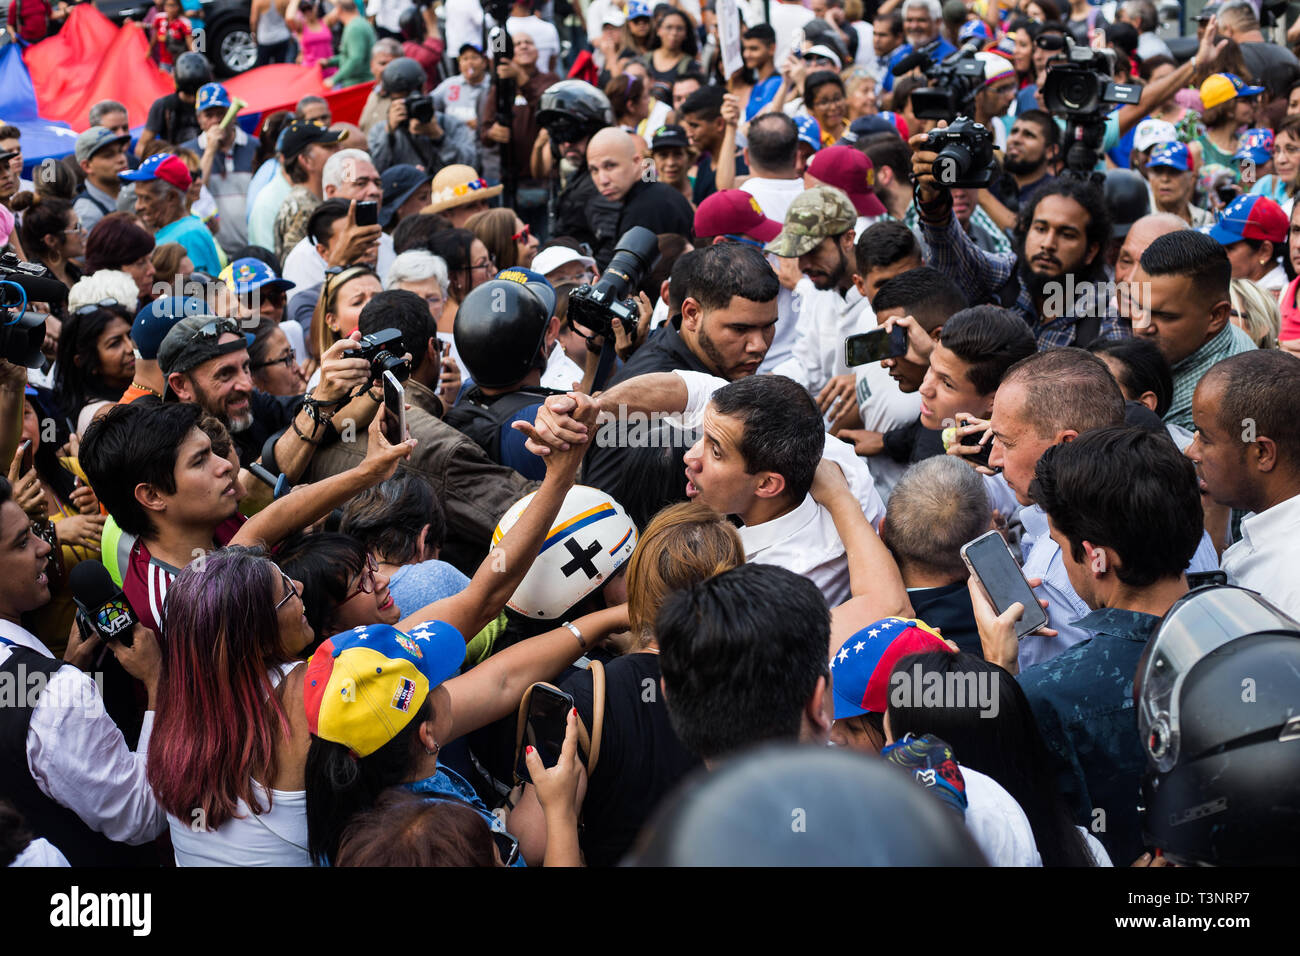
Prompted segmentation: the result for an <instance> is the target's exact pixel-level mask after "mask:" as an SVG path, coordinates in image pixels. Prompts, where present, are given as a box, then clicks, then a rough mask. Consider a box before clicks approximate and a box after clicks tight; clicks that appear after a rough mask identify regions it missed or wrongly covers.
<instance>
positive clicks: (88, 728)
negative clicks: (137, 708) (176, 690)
mask: <svg viewBox="0 0 1300 956" xmlns="http://www.w3.org/2000/svg"><path fill="white" fill-rule="evenodd" d="M0 638H4V639H5V640H8V641H12V642H13V643H14V644H17V645H18V646H20V647H26V648H29V649H30V650H33V651H36V652H37V653H38V654H42V655H44V656H45V657H48V658H51V659H53V658H54V655H53V654H51V653H50V651H49V648H47V647H46V646H45V645H44V644H43V643H41V641H40V640H39V639H38V638H37V637H36V636H35V635H33V634H30V633H28V632H27V631H25V630H23V629H22V628H21V627H19V626H18V625H17V624H14V623H12V622H10V621H5V620H0ZM12 654H13V650H12V649H11V648H10V647H9V645H8V644H5V643H4V642H2V641H0V664H2V663H4V662H5V661H7V660H8V659H9V657H10V656H11V655H12ZM152 730H153V711H148V712H146V713H145V715H144V721H143V723H142V724H141V727H140V743H139V746H138V747H137V749H136V751H135V752H134V753H132V752H131V751H130V750H128V749H127V746H126V739H125V738H124V737H123V736H122V731H120V730H118V728H117V724H115V723H114V722H113V718H111V717H109V716H108V712H107V711H106V710H104V701H103V698H102V697H101V696H100V693H99V686H98V685H97V684H96V683H95V682H94V681H93V680H91V678H90V676H89V675H87V674H84V673H82V672H81V671H80V670H78V669H77V668H75V667H71V666H68V667H61V668H59V670H58V672H57V673H55V674H54V676H53V677H51V678H50V680H49V682H48V683H47V684H46V685H45V689H44V690H43V691H42V692H41V696H40V698H39V699H38V700H37V702H36V706H35V707H34V708H33V710H32V718H31V723H30V724H29V725H28V728H27V769H28V770H29V771H30V772H31V775H32V779H33V780H34V781H35V782H36V786H37V788H38V789H39V790H40V791H41V793H43V794H45V795H46V796H47V797H49V798H50V799H51V800H53V801H54V802H55V803H57V804H59V805H60V806H62V807H67V808H68V809H69V810H71V811H72V812H73V813H75V814H76V815H77V816H79V817H80V818H81V820H82V822H83V823H85V824H86V825H87V826H88V827H90V828H91V829H92V830H95V831H97V832H99V833H102V834H103V835H104V836H106V837H108V838H109V839H110V840H116V841H117V842H119V843H129V844H132V845H139V844H141V843H148V842H149V841H150V840H152V839H153V838H154V837H156V836H157V835H158V834H159V833H161V832H162V829H163V826H164V823H165V819H166V818H165V817H164V814H163V811H162V808H161V807H159V806H158V802H157V801H156V800H155V799H154V795H153V790H152V789H151V788H150V787H149V781H148V779H147V778H146V777H145V760H146V758H147V756H148V750H149V734H150V732H151V731H152Z"/></svg>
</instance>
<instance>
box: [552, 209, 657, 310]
mask: <svg viewBox="0 0 1300 956" xmlns="http://www.w3.org/2000/svg"><path fill="white" fill-rule="evenodd" d="M658 258H659V237H658V236H656V235H655V234H654V233H653V232H651V231H650V230H649V229H646V228H645V227H644V226H633V227H632V228H631V229H629V230H628V231H627V232H625V233H623V236H622V238H620V239H619V241H618V245H617V246H616V247H615V249H614V258H612V259H610V260H609V265H608V266H606V267H605V271H604V273H602V274H601V277H600V279H599V281H597V282H596V284H595V285H583V286H579V287H578V288H576V289H574V290H573V292H572V293H570V295H569V315H570V316H571V317H572V319H573V320H574V321H575V322H577V323H578V324H579V325H583V326H586V327H587V328H589V329H591V330H592V332H594V333H595V334H597V335H605V334H607V333H608V332H609V331H610V330H611V329H612V328H613V320H614V319H615V318H618V319H620V320H625V319H626V318H627V317H628V316H629V315H633V316H634V315H636V302H635V301H634V300H633V299H632V297H631V296H632V292H633V290H634V289H635V288H636V287H637V286H639V285H640V284H641V279H642V278H643V277H644V276H645V274H646V272H648V271H649V270H650V267H651V266H652V265H654V262H655V260H656V259H658Z"/></svg>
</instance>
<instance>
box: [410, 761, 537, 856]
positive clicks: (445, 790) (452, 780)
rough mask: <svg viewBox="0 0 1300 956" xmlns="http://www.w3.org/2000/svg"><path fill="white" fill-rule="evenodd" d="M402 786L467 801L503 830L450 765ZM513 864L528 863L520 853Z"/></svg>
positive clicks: (489, 821) (437, 795)
mask: <svg viewBox="0 0 1300 956" xmlns="http://www.w3.org/2000/svg"><path fill="white" fill-rule="evenodd" d="M402 786H404V787H406V789H407V790H410V791H411V792H412V793H418V794H420V795H421V796H424V797H428V798H430V799H437V798H439V797H448V798H450V799H452V800H455V801H457V802H458V803H468V804H469V805H470V806H471V807H473V808H474V809H475V810H477V811H478V814H479V816H481V817H482V818H483V819H484V820H486V821H487V824H488V826H490V827H491V828H492V829H493V830H505V825H504V824H503V823H502V821H501V818H500V817H498V816H496V815H495V814H493V813H492V812H491V811H489V810H488V808H487V807H485V806H484V805H483V801H482V800H480V799H479V795H478V794H477V793H475V792H474V788H473V787H472V786H470V784H469V781H468V780H466V779H465V778H464V777H462V776H461V775H460V774H458V773H457V772H456V771H454V770H452V769H451V768H450V767H444V766H442V765H441V764H440V765H439V766H438V772H437V773H435V774H434V775H433V776H432V777H425V778H424V779H423V780H417V781H415V783H406V784H403V785H402ZM513 865H514V866H527V865H528V864H526V863H525V862H524V858H523V854H520V856H519V859H517V860H515V862H514V864H513Z"/></svg>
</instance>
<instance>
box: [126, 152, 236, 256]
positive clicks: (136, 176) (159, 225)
mask: <svg viewBox="0 0 1300 956" xmlns="http://www.w3.org/2000/svg"><path fill="white" fill-rule="evenodd" d="M118 178H119V179H121V180H124V181H127V182H133V183H135V184H136V186H135V214H136V215H137V216H139V217H140V221H141V222H143V223H144V224H145V227H146V228H148V229H152V230H153V238H154V242H155V243H157V244H158V245H160V246H161V245H164V244H165V243H168V242H179V243H180V244H181V245H182V246H184V247H185V254H186V255H187V256H189V258H190V261H191V262H193V263H194V268H195V269H198V270H199V271H200V272H206V273H207V274H208V275H216V274H217V273H218V272H220V271H221V270H222V268H224V266H225V263H224V262H222V259H221V253H220V250H218V248H217V243H216V241H215V240H214V239H213V238H212V233H211V232H209V231H208V227H207V226H205V225H203V220H202V219H200V218H199V217H198V216H194V215H190V214H189V213H187V212H186V211H185V194H186V192H187V191H188V190H189V188H190V186H191V184H192V183H193V179H192V177H191V176H190V170H189V167H188V166H186V165H185V160H183V159H181V158H180V157H179V156H175V155H173V154H171V153H154V154H153V155H152V156H150V157H149V158H148V159H146V160H145V161H144V162H143V163H141V164H140V168H139V169H134V170H132V171H131V172H129V173H118Z"/></svg>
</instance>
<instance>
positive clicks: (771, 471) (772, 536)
mask: <svg viewBox="0 0 1300 956" xmlns="http://www.w3.org/2000/svg"><path fill="white" fill-rule="evenodd" d="M577 401H578V402H581V404H582V406H583V407H584V408H585V407H586V406H587V403H588V402H595V403H596V404H597V405H598V407H599V408H600V410H601V411H602V412H605V413H608V416H609V417H602V422H601V424H600V425H599V426H598V430H597V431H596V433H595V434H594V435H593V436H592V443H593V444H596V445H608V444H611V443H615V442H618V441H619V440H620V434H622V435H623V436H627V437H630V436H631V435H633V434H635V432H634V431H632V430H630V429H626V428H624V429H622V431H621V432H620V429H619V421H618V419H620V418H621V419H623V420H625V421H626V422H629V423H630V422H631V421H632V420H633V419H631V418H630V417H629V416H630V415H631V414H632V413H640V414H642V415H644V414H650V413H655V412H660V413H667V414H669V415H672V416H674V419H670V420H677V421H679V422H680V425H681V427H682V428H683V430H685V431H687V432H688V433H689V434H691V436H692V437H695V436H696V430H697V429H699V430H700V433H699V435H698V440H696V441H695V444H694V446H693V447H692V448H691V449H690V450H689V451H688V452H687V453H686V455H685V458H684V462H685V471H686V494H687V496H689V497H690V498H693V499H697V500H699V501H702V502H703V503H704V504H707V505H709V506H710V507H712V508H714V509H716V510H718V511H720V512H722V513H723V514H734V515H736V516H737V517H738V518H740V520H741V521H742V522H743V525H742V526H741V528H740V529H739V530H740V537H741V540H742V541H743V542H744V544H745V555H746V558H747V560H749V561H751V562H757V563H761V564H777V565H781V566H782V567H785V568H788V569H789V570H791V571H794V572H795V573H796V574H801V575H803V576H804V577H807V578H808V579H809V580H811V581H812V582H813V583H814V584H816V585H817V587H818V588H819V589H820V590H821V592H822V594H823V595H824V596H825V598H826V602H827V603H828V604H829V605H831V606H832V607H833V606H835V605H838V604H841V603H843V602H844V601H846V600H847V599H848V598H849V595H850V592H849V573H848V562H847V559H846V557H845V553H844V545H843V543H842V542H841V541H840V536H839V534H838V533H837V532H836V530H835V523H834V521H833V520H832V518H831V514H830V512H829V511H828V510H827V509H826V508H824V507H822V506H821V505H819V504H818V503H817V502H815V501H813V499H812V496H811V495H810V494H809V489H810V488H811V487H812V477H813V472H814V471H816V468H817V463H818V462H819V461H821V459H822V458H823V457H828V458H830V459H831V460H833V461H834V462H835V463H836V464H837V465H839V466H840V469H841V471H843V472H844V476H845V479H846V480H847V481H848V484H849V488H850V490H851V491H852V492H853V495H854V497H855V498H857V500H858V502H859V503H860V504H861V506H862V512H863V514H864V515H865V516H866V518H867V520H868V521H870V522H871V523H872V524H873V525H877V526H878V525H879V524H880V520H881V518H882V517H883V516H884V504H883V503H882V502H881V500H880V495H879V494H877V493H876V489H875V484H874V483H873V481H872V479H871V474H870V472H869V471H868V470H867V468H866V466H865V465H864V464H863V463H862V461H861V460H860V459H859V458H858V457H857V456H856V455H855V454H854V453H853V449H852V448H851V447H849V446H848V445H846V444H845V443H844V442H841V441H838V440H836V439H833V438H830V437H829V436H827V435H826V434H825V433H824V432H823V431H822V428H821V424H820V423H821V416H820V414H819V413H818V411H817V408H816V406H815V405H813V404H812V401H811V399H809V398H808V395H807V392H805V391H804V390H803V389H802V388H800V387H799V386H798V385H797V384H796V383H794V382H791V381H790V380H789V379H787V378H785V377H784V376H779V375H754V376H749V377H747V378H743V379H741V380H739V381H736V382H731V383H727V382H725V381H723V380H722V379H720V378H717V377H715V376H711V375H706V374H704V373H700V372H690V371H685V370H679V371H675V372H666V373H658V374H651V375H642V376H638V377H636V378H633V379H629V380H628V381H626V382H624V383H622V384H621V385H617V386H615V387H614V388H611V389H609V390H608V391H605V392H603V393H601V394H600V395H599V396H598V397H597V398H595V399H592V398H588V397H586V396H579V397H578V399H577ZM574 407H575V399H574V398H573V397H571V396H564V395H561V396H554V397H552V398H550V399H547V401H546V403H545V404H544V405H543V407H542V409H541V410H540V411H539V413H538V419H537V422H538V425H537V432H536V434H537V436H538V437H539V438H540V440H541V442H543V443H545V442H550V441H554V442H555V443H557V444H558V443H559V442H560V441H574V440H581V438H583V437H586V435H587V432H586V430H585V429H582V430H581V431H579V430H578V429H576V428H575V422H574V419H573V417H572V410H573V409H574ZM677 416H680V418H677ZM651 431H656V432H657V430H655V429H651ZM643 433H644V431H643ZM534 444H536V443H535V442H534V443H530V445H529V448H530V450H537V449H536V448H534Z"/></svg>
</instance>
